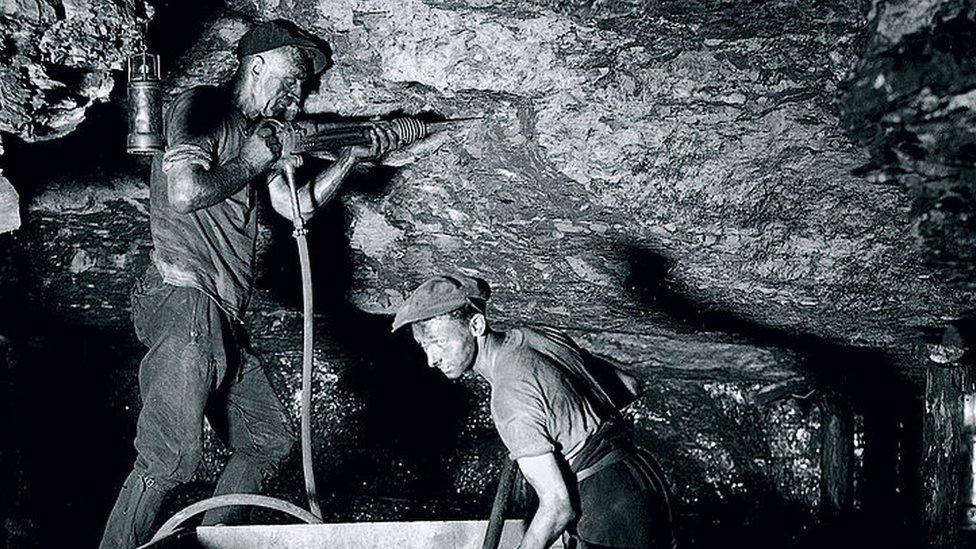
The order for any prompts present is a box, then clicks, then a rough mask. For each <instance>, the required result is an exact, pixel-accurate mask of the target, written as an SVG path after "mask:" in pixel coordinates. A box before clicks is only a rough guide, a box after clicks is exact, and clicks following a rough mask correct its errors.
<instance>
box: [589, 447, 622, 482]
mask: <svg viewBox="0 0 976 549" xmlns="http://www.w3.org/2000/svg"><path fill="white" fill-rule="evenodd" d="M629 453H630V452H628V451H627V449H626V448H617V449H616V450H612V451H610V452H609V453H607V455H605V456H603V457H602V458H600V461H598V462H596V463H594V464H593V465H590V466H589V467H586V468H585V469H581V470H580V471H579V472H577V473H576V482H583V481H584V480H586V479H588V478H590V477H592V476H593V475H595V474H597V473H599V472H600V471H602V470H603V469H606V468H607V467H610V466H611V465H613V464H615V463H618V462H620V461H622V460H623V459H624V458H625V457H627V455H628V454H629Z"/></svg>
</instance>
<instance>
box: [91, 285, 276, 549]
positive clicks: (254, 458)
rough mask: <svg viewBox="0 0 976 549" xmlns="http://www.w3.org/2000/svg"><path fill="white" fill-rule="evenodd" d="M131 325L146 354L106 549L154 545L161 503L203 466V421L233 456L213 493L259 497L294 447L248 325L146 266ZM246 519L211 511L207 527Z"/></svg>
mask: <svg viewBox="0 0 976 549" xmlns="http://www.w3.org/2000/svg"><path fill="white" fill-rule="evenodd" d="M132 318H133V323H134V324H135V328H136V334H137V335H138V336H139V339H140V340H141V341H142V342H143V343H145V344H146V345H147V346H148V347H149V352H148V353H146V356H145V358H143V360H142V363H141V364H140V366H139V392H140V394H141V396H142V410H141V411H140V413H139V421H138V424H137V427H136V440H135V447H136V451H137V452H138V456H137V457H136V461H135V465H134V466H133V468H132V472H131V473H129V476H128V477H127V478H126V479H125V482H124V483H123V485H122V490H121V491H120V492H119V496H118V499H117V500H116V502H115V506H114V507H113V508H112V512H111V514H110V516H109V519H108V524H107V525H106V527H105V534H104V536H103V538H102V543H101V546H100V547H101V548H102V549H129V548H133V547H137V546H138V545H140V544H142V543H144V542H146V541H147V540H148V538H149V537H150V534H151V532H150V528H152V526H153V522H154V520H155V519H156V515H157V513H158V512H159V508H160V506H161V504H162V503H163V498H164V497H165V496H166V494H167V493H168V492H169V491H170V490H171V489H173V488H174V487H176V486H177V485H179V484H181V483H183V482H186V481H188V480H190V477H191V476H192V475H193V473H194V472H195V471H196V469H197V466H198V465H199V464H200V459H201V454H202V445H203V418H204V416H206V417H207V419H208V420H209V421H210V425H211V426H212V427H213V428H214V431H215V432H216V433H217V435H218V436H219V437H220V438H221V440H222V441H223V442H224V443H225V444H226V445H227V447H228V448H230V449H231V450H232V452H233V454H232V455H231V458H230V461H229V462H228V463H227V466H226V467H225V468H224V471H223V473H222V474H221V475H220V479H219V480H218V481H217V487H216V490H215V491H214V494H215V495H220V494H228V493H256V492H259V491H260V489H261V482H262V479H263V478H265V477H268V476H271V475H273V474H274V473H275V472H276V470H277V468H278V465H279V464H280V462H281V461H282V460H284V459H285V458H286V457H287V456H288V454H289V452H290V451H291V447H292V445H293V444H294V440H295V437H294V434H293V431H292V428H291V423H290V421H289V419H288V416H287V415H286V413H285V410H284V408H283V406H282V404H281V401H280V400H279V399H278V397H277V396H276V395H275V393H274V391H273V390H272V388H271V384H270V383H269V382H268V378H267V376H266V375H265V372H264V370H263V368H262V366H261V362H260V361H259V359H258V358H257V357H256V356H255V355H254V354H253V353H252V352H251V351H250V350H249V345H248V342H247V338H246V333H245V332H244V330H243V327H242V326H239V325H235V323H234V322H232V321H231V320H230V319H229V317H228V316H227V314H226V313H225V312H224V311H223V310H222V309H220V307H218V306H217V304H216V303H215V302H214V301H213V300H212V299H210V298H209V297H207V296H206V295H205V294H204V293H203V292H201V291H199V290H196V289H193V288H182V287H177V286H171V285H169V284H166V283H164V282H163V281H162V278H161V277H160V275H159V273H158V271H157V270H156V268H155V267H153V266H150V267H149V269H148V270H147V271H146V274H145V275H144V276H143V277H142V278H141V279H140V280H139V281H137V283H136V286H135V287H134V288H133V292H132ZM245 518H246V515H244V511H243V510H242V509H240V508H223V509H215V510H213V511H211V512H209V513H207V514H206V515H205V516H204V524H221V523H223V524H233V523H236V522H240V521H242V520H243V519H245Z"/></svg>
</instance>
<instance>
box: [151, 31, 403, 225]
mask: <svg viewBox="0 0 976 549" xmlns="http://www.w3.org/2000/svg"><path fill="white" fill-rule="evenodd" d="M309 76H310V75H309V74H308V69H307V68H306V64H305V63H303V62H302V59H301V57H300V55H298V50H297V48H295V47H293V46H287V47H282V48H275V49H273V50H269V51H266V52H261V53H259V54H255V55H249V56H246V57H245V58H244V59H242V60H241V68H240V69H239V70H238V72H237V75H236V76H235V77H234V81H233V82H232V89H233V94H232V97H233V101H234V104H235V105H236V106H237V107H238V108H239V109H240V110H241V112H243V113H244V115H245V116H246V117H247V118H248V120H258V119H261V118H277V119H282V120H291V119H293V118H295V116H296V115H297V114H298V111H299V107H300V105H301V100H302V88H303V84H304V83H305V81H306V80H307V79H308V78H309ZM371 137H372V146H370V147H346V148H344V149H342V151H341V152H340V153H339V155H338V158H337V159H336V162H334V163H333V164H332V165H330V166H329V167H328V168H326V169H325V170H323V171H322V172H320V173H319V174H318V175H317V176H316V177H315V178H313V180H312V181H311V182H310V183H308V184H307V185H304V186H302V187H301V188H299V189H298V202H299V209H300V212H301V216H302V218H304V219H308V218H309V217H311V216H312V214H313V213H314V212H315V211H316V209H318V208H320V207H321V206H323V205H325V204H327V203H328V202H329V201H330V200H331V199H332V198H333V197H335V195H336V192H337V191H338V190H339V187H340V185H341V184H342V181H343V180H344V179H345V177H346V175H348V174H349V170H350V169H352V167H353V165H354V164H355V163H356V162H357V161H359V160H361V159H368V158H377V157H379V156H382V155H383V154H385V153H386V152H387V151H389V150H392V149H395V148H396V147H397V146H398V145H399V138H398V137H397V135H396V134H395V133H393V132H391V131H389V130H387V129H385V128H373V129H372V130H371ZM276 163H277V166H276V167H283V165H284V164H285V163H290V164H291V165H292V166H295V167H297V166H298V165H300V164H301V160H300V158H299V157H297V156H290V157H288V158H281V143H280V142H279V141H278V139H277V137H276V136H275V134H274V131H273V130H271V128H269V127H262V128H261V129H259V130H258V131H256V132H254V133H252V134H251V135H249V136H247V137H246V138H245V139H244V142H243V144H242V145H241V149H240V153H239V154H238V156H237V157H236V158H234V159H232V160H230V161H229V162H227V163H225V164H223V165H221V166H219V167H218V168H216V169H214V170H213V171H207V170H205V169H203V168H202V167H201V166H198V165H195V164H192V163H189V162H187V163H185V164H181V165H179V164H178V165H176V166H173V168H172V169H170V171H169V173H168V174H167V184H168V194H169V202H170V205H171V206H172V207H173V208H174V209H176V211H178V212H181V213H189V212H192V211H195V210H198V209H200V208H206V207H209V206H212V205H214V204H217V203H219V202H221V201H222V200H225V199H226V198H228V197H230V196H232V195H233V194H234V193H236V192H237V191H239V190H240V189H241V188H243V187H244V186H245V185H247V184H248V182H250V181H251V180H253V179H254V178H255V177H256V176H257V175H259V174H261V173H263V172H265V171H267V170H269V169H270V168H271V167H272V166H274V165H275V164H276ZM268 192H269V194H270V197H271V205H272V207H273V208H274V209H275V211H276V212H278V213H279V214H281V215H282V216H284V217H285V218H287V219H289V220H291V219H292V217H293V215H292V214H293V212H292V206H291V191H290V190H289V188H288V184H287V182H286V181H285V178H284V177H282V175H281V171H280V170H275V172H274V173H273V174H272V175H271V176H270V177H269V181H268Z"/></svg>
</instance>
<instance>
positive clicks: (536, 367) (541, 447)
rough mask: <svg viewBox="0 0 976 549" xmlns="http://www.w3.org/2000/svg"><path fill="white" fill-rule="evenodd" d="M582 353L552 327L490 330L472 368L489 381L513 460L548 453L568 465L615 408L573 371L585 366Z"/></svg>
mask: <svg viewBox="0 0 976 549" xmlns="http://www.w3.org/2000/svg"><path fill="white" fill-rule="evenodd" d="M586 356H587V355H586V353H583V352H582V351H581V350H580V348H579V347H578V346H577V345H576V344H575V343H574V342H573V340H572V339H570V338H569V336H567V335H565V334H563V333H562V332H559V331H558V330H554V329H551V328H542V327H539V328H517V329H513V330H510V331H508V332H500V333H493V334H489V335H488V336H487V337H486V338H485V339H484V340H483V342H482V343H481V345H480V347H479V350H478V358H477V360H476V363H475V370H476V371H477V372H479V373H480V374H481V375H482V376H484V377H485V379H487V380H488V382H489V384H490V385H491V416H492V420H493V421H494V423H495V427H496V428H497V429H498V434H499V435H500V436H501V439H502V442H503V443H504V444H505V446H506V448H507V449H508V451H509V454H510V456H511V458H512V459H519V458H523V457H532V456H539V455H543V454H546V453H549V452H555V453H557V454H560V455H562V456H563V457H564V458H565V459H566V460H567V461H568V462H569V464H570V465H573V462H574V459H575V458H576V457H577V455H579V452H580V450H582V448H583V445H584V444H585V443H586V441H587V439H588V438H589V437H590V436H591V435H593V434H594V433H595V432H596V431H597V429H598V428H599V427H600V425H601V424H602V423H603V422H604V421H606V420H607V419H610V418H611V417H614V416H615V414H616V410H614V409H612V408H611V406H610V405H608V404H605V403H604V402H603V401H601V400H600V399H599V398H598V397H596V396H595V395H594V393H593V391H592V388H591V387H589V386H586V382H585V381H583V379H582V378H581V377H580V376H577V375H574V372H579V371H580V370H582V369H585V368H587V367H588V365H587V364H586V360H587V358H586Z"/></svg>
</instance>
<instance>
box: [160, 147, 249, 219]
mask: <svg viewBox="0 0 976 549" xmlns="http://www.w3.org/2000/svg"><path fill="white" fill-rule="evenodd" d="M258 173H259V170H257V169H256V168H255V167H253V166H252V165H250V164H249V163H247V162H245V161H244V160H242V159H241V158H240V157H238V158H234V159H233V160H229V161H227V162H225V163H223V164H221V165H220V166H218V167H217V168H216V169H214V170H211V171H207V170H204V169H203V168H201V167H200V166H197V165H187V166H179V167H175V168H173V169H171V170H170V172H169V173H168V174H167V179H168V181H169V200H170V205H171V206H172V207H173V208H175V209H176V210H177V211H179V212H182V213H188V212H192V211H195V210H199V209H201V208H207V207H210V206H213V205H214V204H217V203H219V202H221V201H223V200H225V199H227V198H228V197H229V196H231V195H233V194H234V193H236V192H237V191H239V190H241V189H242V188H243V187H244V186H245V185H247V184H248V182H250V181H251V180H252V179H254V177H255V176H256V175H257V174H258Z"/></svg>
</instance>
